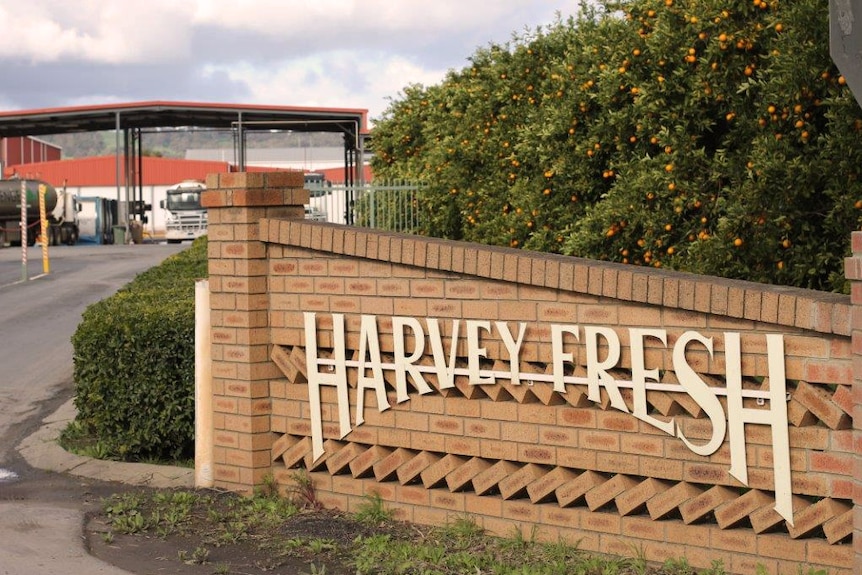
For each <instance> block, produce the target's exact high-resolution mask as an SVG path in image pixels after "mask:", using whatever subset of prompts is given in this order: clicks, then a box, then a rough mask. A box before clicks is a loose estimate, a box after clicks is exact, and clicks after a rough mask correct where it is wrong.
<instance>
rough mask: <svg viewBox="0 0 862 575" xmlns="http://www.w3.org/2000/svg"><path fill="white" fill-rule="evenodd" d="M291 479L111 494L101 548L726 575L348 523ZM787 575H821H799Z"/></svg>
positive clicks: (359, 573)
mask: <svg viewBox="0 0 862 575" xmlns="http://www.w3.org/2000/svg"><path fill="white" fill-rule="evenodd" d="M298 479H299V481H298V482H297V483H298V485H299V488H298V489H297V490H296V491H293V492H291V493H290V496H289V497H286V498H285V497H280V496H279V495H278V494H277V492H276V491H275V490H274V489H273V488H272V486H270V487H266V486H265V487H264V488H262V489H261V490H260V492H258V493H257V494H255V495H254V496H252V497H242V496H239V495H236V494H229V493H219V492H212V491H185V490H180V491H138V492H129V493H123V494H117V495H115V496H113V497H111V498H109V499H107V500H105V501H104V502H103V505H102V514H103V519H104V522H105V524H106V525H107V529H108V530H107V531H106V532H105V533H103V534H102V538H103V539H104V540H105V542H106V543H107V542H110V543H111V544H113V545H116V544H118V539H119V538H120V537H121V536H125V537H127V538H128V537H137V538H147V537H153V536H156V537H159V538H161V539H163V540H171V541H173V542H175V543H176V545H177V549H178V551H177V557H176V561H177V568H178V571H177V572H181V571H179V565H180V564H185V565H197V566H201V565H208V566H209V568H210V570H209V572H210V573H224V574H228V573H264V572H269V571H272V570H275V569H278V568H279V567H282V566H285V565H292V566H294V567H295V566H296V565H299V566H300V567H301V569H302V570H301V571H300V573H302V575H309V574H324V573H326V574H328V575H348V574H349V575H366V574H375V575H413V574H415V575H456V574H468V573H469V574H473V575H485V574H487V575H492V574H493V575H725V574H726V571H725V569H724V566H723V565H722V564H721V563H719V562H716V563H714V564H713V565H712V566H710V567H708V568H700V569H697V568H694V567H692V566H690V565H689V564H688V563H687V561H686V560H685V559H684V558H680V559H677V560H672V561H667V562H665V563H664V564H663V565H656V564H650V563H649V562H648V561H647V559H646V556H645V551H644V550H643V549H642V548H634V547H633V548H632V553H631V556H630V557H611V556H605V555H597V554H591V553H587V552H584V551H581V550H579V549H578V548H577V545H568V544H565V543H563V542H557V543H543V542H538V541H536V538H535V536H534V534H530V535H529V536H525V535H523V534H522V533H521V532H520V531H519V530H516V531H515V534H514V535H513V536H512V537H503V538H500V537H492V536H489V535H487V534H486V533H484V532H483V530H482V529H481V527H479V526H478V525H477V524H476V522H475V521H474V520H473V519H472V518H471V517H470V516H467V515H463V516H458V517H455V518H453V520H452V521H451V522H450V523H449V524H447V525H445V526H442V527H425V526H418V525H413V524H407V523H404V522H400V521H395V520H394V519H393V518H392V512H391V510H389V509H386V507H385V505H384V502H383V500H382V499H381V498H380V496H379V495H376V494H372V495H369V496H367V497H366V500H365V501H364V502H363V503H362V504H361V505H359V506H357V508H356V510H355V511H354V512H353V513H350V514H347V513H341V512H336V511H325V510H322V509H320V507H319V505H318V504H317V500H316V498H314V497H313V491H310V490H309V489H308V486H307V485H306V486H305V488H303V487H302V486H303V485H305V484H304V483H303V482H302V477H301V476H298ZM138 545H139V544H138ZM239 546H241V547H242V548H243V550H244V551H243V553H244V554H243V555H242V557H243V558H244V559H243V561H244V563H243V564H242V565H239V564H235V563H236V562H234V563H232V562H231V560H230V559H228V560H225V559H224V558H223V557H222V558H220V559H218V560H217V561H216V560H212V559H211V557H212V556H213V555H215V554H216V552H217V551H218V550H232V549H234V548H235V547H239ZM227 556H228V557H239V556H240V554H239V553H234V552H233V551H230V552H229V553H228V555H227ZM249 556H251V557H252V559H248V557H249ZM255 569H257V570H255ZM289 572H296V571H289ZM782 575H785V574H782ZM786 575H827V573H826V572H823V571H816V570H807V571H806V570H804V569H803V568H800V569H799V570H798V572H797V573H796V574H786Z"/></svg>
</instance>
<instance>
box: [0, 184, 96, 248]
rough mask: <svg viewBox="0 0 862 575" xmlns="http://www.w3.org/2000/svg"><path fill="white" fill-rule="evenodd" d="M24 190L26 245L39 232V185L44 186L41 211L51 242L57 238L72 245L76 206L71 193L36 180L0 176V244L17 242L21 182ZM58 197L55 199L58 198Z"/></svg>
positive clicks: (77, 208)
mask: <svg viewBox="0 0 862 575" xmlns="http://www.w3.org/2000/svg"><path fill="white" fill-rule="evenodd" d="M22 183H23V185H24V186H25V188H26V193H27V235H26V242H27V245H28V246H32V245H33V244H35V243H36V238H37V237H38V235H39V233H40V232H41V225H40V218H39V186H40V185H44V186H45V212H46V219H47V220H48V239H49V243H50V244H51V245H58V244H59V243H60V242H63V243H66V244H68V245H73V244H74V243H76V242H77V241H78V210H79V207H78V205H77V202H76V201H75V198H74V196H71V195H70V194H67V193H66V191H65V190H64V191H62V192H60V193H59V194H58V192H57V190H56V189H55V188H54V187H53V186H52V185H51V184H48V183H47V182H43V181H40V180H30V179H27V180H20V179H13V180H0V246H6V245H10V244H11V245H19V246H20V245H21V185H22ZM58 200H59V201H58Z"/></svg>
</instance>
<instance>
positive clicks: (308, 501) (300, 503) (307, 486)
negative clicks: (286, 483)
mask: <svg viewBox="0 0 862 575" xmlns="http://www.w3.org/2000/svg"><path fill="white" fill-rule="evenodd" d="M290 478H291V479H292V480H293V485H292V486H291V487H289V488H288V497H289V498H290V499H291V500H293V502H294V503H295V504H296V506H297V507H299V508H300V509H323V504H322V503H320V501H319V500H318V499H317V492H316V491H315V490H314V483H313V482H312V481H311V476H309V475H308V472H307V471H306V470H305V469H300V470H299V471H297V472H295V473H293V474H291V476H290Z"/></svg>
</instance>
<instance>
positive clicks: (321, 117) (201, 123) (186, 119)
mask: <svg viewBox="0 0 862 575" xmlns="http://www.w3.org/2000/svg"><path fill="white" fill-rule="evenodd" d="M367 114H368V112H367V110H361V109H347V108H307V107H289V106H257V105H232V104H207V103H190V102H171V101H151V102H131V103H124V104H106V105H97V106H74V107H66V108H45V109H35V110H18V111H6V112H0V137H12V136H41V135H46V134H68V133H74V132H98V131H103V130H114V129H117V127H118V126H119V128H120V129H122V130H126V129H140V128H167V127H200V128H235V127H238V126H241V127H242V129H243V130H249V131H253V130H293V131H298V132H341V133H344V134H345V135H347V136H349V137H350V138H349V139H350V140H353V141H354V142H355V141H357V140H358V138H359V136H360V134H361V133H362V132H364V131H365V129H366V125H365V124H366V119H367Z"/></svg>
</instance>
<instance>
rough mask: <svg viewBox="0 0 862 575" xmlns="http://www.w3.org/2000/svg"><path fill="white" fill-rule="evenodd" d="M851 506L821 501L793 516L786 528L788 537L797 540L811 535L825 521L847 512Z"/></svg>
mask: <svg viewBox="0 0 862 575" xmlns="http://www.w3.org/2000/svg"><path fill="white" fill-rule="evenodd" d="M850 509H851V506H850V505H848V504H846V503H843V502H840V501H836V500H834V499H830V498H826V499H821V500H820V501H818V502H817V503H814V504H812V505H809V506H808V507H806V508H805V509H801V510H800V511H798V512H795V513H794V514H793V525H792V526H791V525H788V526H787V531H788V533H790V537H792V538H793V539H798V538H800V537H804V536H805V535H807V534H809V533H811V532H812V531H814V530H815V529H817V528H818V527H820V526H821V525H823V524H824V523H826V522H827V521H829V520H831V519H833V518H835V517H837V516H839V515H842V514H844V513H846V512H847V511H849V510H850Z"/></svg>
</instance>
